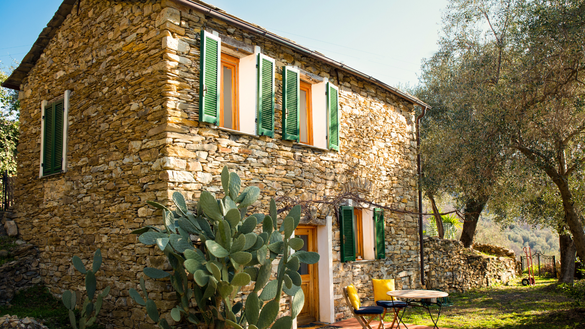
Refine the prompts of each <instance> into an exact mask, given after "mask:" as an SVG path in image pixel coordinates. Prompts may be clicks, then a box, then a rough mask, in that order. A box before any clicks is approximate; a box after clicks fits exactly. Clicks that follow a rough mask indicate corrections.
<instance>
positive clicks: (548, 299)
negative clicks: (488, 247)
mask: <svg viewBox="0 0 585 329" xmlns="http://www.w3.org/2000/svg"><path fill="white" fill-rule="evenodd" d="M520 280H521V278H519V279H517V280H516V281H513V282H512V283H511V285H509V286H494V287H490V288H483V289H477V290H472V291H468V292H465V293H451V294H450V295H449V297H450V299H451V301H452V302H453V303H454V305H453V306H450V307H444V308H443V309H442V312H441V317H440V321H439V326H440V327H442V328H543V329H544V328H555V329H557V328H585V309H583V308H576V307H575V306H574V305H575V304H574V301H573V299H571V298H570V297H568V296H567V295H566V294H565V293H563V292H562V290H561V289H559V288H558V287H557V286H556V284H555V283H556V280H555V279H544V278H543V279H540V278H538V277H537V278H536V285H535V286H534V287H532V286H522V285H521V284H520ZM432 311H433V314H436V312H437V308H433V309H432ZM388 320H389V321H392V318H389V317H386V321H388ZM404 322H406V323H412V324H418V325H427V326H432V322H431V320H430V318H429V316H428V313H427V312H426V311H425V310H424V309H422V308H408V309H407V311H406V314H405V316H404Z"/></svg>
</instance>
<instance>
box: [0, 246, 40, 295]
mask: <svg viewBox="0 0 585 329" xmlns="http://www.w3.org/2000/svg"><path fill="white" fill-rule="evenodd" d="M16 244H17V245H16V247H13V248H10V250H9V251H6V250H0V252H6V257H3V258H11V259H12V258H13V259H14V260H12V261H9V262H6V263H4V264H2V265H0V305H3V304H6V303H9V302H10V301H11V300H12V298H13V297H14V294H15V293H16V292H18V291H20V290H22V289H26V288H30V287H32V286H34V285H35V284H37V283H39V282H41V275H40V273H41V271H40V264H39V251H38V249H37V248H35V247H34V246H33V245H31V244H28V243H25V242H24V241H22V240H17V241H16Z"/></svg>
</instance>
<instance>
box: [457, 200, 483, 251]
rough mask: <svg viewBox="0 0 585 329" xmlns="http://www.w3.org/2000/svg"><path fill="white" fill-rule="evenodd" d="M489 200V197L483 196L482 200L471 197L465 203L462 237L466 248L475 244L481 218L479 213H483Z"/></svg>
mask: <svg viewBox="0 0 585 329" xmlns="http://www.w3.org/2000/svg"><path fill="white" fill-rule="evenodd" d="M487 201H488V198H483V199H481V200H475V199H470V200H467V202H466V203H465V221H464V222H463V231H462V232H461V239H460V241H461V242H463V246H464V247H465V248H469V247H471V245H472V244H473V238H474V237H475V229H476V228H477V221H478V220H479V215H481V212H482V211H483V208H484V207H485V205H486V203H487Z"/></svg>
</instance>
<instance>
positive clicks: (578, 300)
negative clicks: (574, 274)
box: [559, 280, 585, 307]
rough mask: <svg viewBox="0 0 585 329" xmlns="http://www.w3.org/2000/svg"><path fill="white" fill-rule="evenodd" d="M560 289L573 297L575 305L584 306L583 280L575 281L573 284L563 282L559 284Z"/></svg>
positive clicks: (584, 287)
mask: <svg viewBox="0 0 585 329" xmlns="http://www.w3.org/2000/svg"><path fill="white" fill-rule="evenodd" d="M559 287H560V288H561V290H562V291H563V292H565V293H566V294H567V295H568V296H569V297H571V298H573V303H574V304H575V306H576V307H585V280H579V281H575V283H574V284H573V286H569V285H567V284H565V283H563V284H561V285H559Z"/></svg>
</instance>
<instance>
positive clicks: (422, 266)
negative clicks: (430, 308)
mask: <svg viewBox="0 0 585 329" xmlns="http://www.w3.org/2000/svg"><path fill="white" fill-rule="evenodd" d="M422 109H423V110H422V113H421V114H420V115H419V116H418V117H417V118H416V166H417V168H416V169H417V173H418V237H419V247H420V284H421V285H422V287H423V288H424V287H425V264H424V262H425V259H424V250H423V214H422V170H421V160H420V120H421V119H422V118H423V117H424V116H425V113H426V112H427V107H426V106H425V107H423V108H422Z"/></svg>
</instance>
